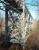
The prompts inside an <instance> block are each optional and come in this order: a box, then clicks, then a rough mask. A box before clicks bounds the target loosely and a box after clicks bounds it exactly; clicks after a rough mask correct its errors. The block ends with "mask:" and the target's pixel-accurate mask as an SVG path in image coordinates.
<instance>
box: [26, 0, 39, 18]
mask: <svg viewBox="0 0 39 50" xmlns="http://www.w3.org/2000/svg"><path fill="white" fill-rule="evenodd" d="M25 5H26V6H27V8H28V10H29V11H30V13H31V15H32V17H33V18H34V19H39V6H37V5H39V0H25Z"/></svg>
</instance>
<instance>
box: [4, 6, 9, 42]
mask: <svg viewBox="0 0 39 50" xmlns="http://www.w3.org/2000/svg"><path fill="white" fill-rule="evenodd" d="M5 40H6V42H7V41H8V9H7V6H6V8H5Z"/></svg>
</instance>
